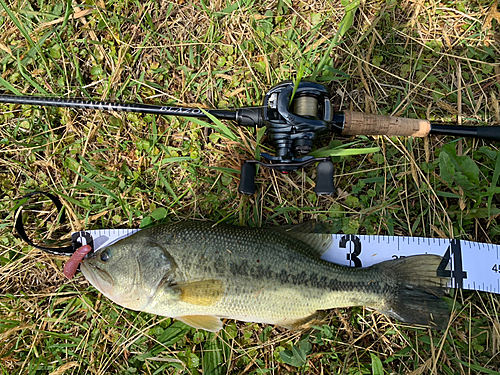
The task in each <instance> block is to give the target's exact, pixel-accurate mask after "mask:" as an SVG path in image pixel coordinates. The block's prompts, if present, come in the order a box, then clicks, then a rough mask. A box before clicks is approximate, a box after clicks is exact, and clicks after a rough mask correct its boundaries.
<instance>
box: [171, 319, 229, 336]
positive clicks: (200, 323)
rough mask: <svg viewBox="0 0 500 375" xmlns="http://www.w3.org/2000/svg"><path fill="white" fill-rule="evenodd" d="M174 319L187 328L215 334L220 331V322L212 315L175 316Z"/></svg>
mask: <svg viewBox="0 0 500 375" xmlns="http://www.w3.org/2000/svg"><path fill="white" fill-rule="evenodd" d="M175 319H177V320H180V321H181V322H183V323H185V324H187V325H188V326H191V327H194V328H198V329H204V330H205V331H210V332H217V331H220V330H221V329H222V322H221V320H220V319H219V318H217V317H216V316H213V315H184V316H177V317H176V318H175Z"/></svg>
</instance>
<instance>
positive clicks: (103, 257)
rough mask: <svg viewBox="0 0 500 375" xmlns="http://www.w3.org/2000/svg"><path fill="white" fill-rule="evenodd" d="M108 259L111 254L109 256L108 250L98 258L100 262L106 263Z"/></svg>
mask: <svg viewBox="0 0 500 375" xmlns="http://www.w3.org/2000/svg"><path fill="white" fill-rule="evenodd" d="M110 257H111V254H110V252H109V249H106V250H104V251H103V252H102V253H101V256H100V258H101V260H102V261H103V262H107V261H108V260H109V258H110Z"/></svg>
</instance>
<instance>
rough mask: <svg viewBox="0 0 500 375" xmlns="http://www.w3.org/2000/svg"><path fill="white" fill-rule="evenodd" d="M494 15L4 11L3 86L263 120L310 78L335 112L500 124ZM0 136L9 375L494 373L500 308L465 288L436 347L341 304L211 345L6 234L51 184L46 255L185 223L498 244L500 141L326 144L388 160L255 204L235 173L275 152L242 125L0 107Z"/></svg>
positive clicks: (130, 7)
mask: <svg viewBox="0 0 500 375" xmlns="http://www.w3.org/2000/svg"><path fill="white" fill-rule="evenodd" d="M490 3H491V1H482V0H481V1H478V2H469V1H449V2H444V1H440V2H437V3H432V4H431V3H429V4H428V3H418V2H403V3H402V4H400V3H399V2H396V1H392V0H388V1H384V2H382V1H373V0H369V1H365V2H362V3H361V4H360V5H359V8H358V9H357V11H356V12H355V14H354V11H353V10H354V9H355V8H356V5H357V3H356V2H351V3H349V2H342V4H341V3H340V2H333V1H314V2H313V1H309V0H306V1H297V2H292V1H290V0H278V1H276V2H272V3H268V2H264V1H257V0H242V1H239V2H236V1H233V0H221V1H213V2H209V1H201V2H195V1H178V2H165V1H161V2H155V1H149V0H147V1H132V0H128V1H125V0H117V1H106V0H100V1H96V2H94V1H87V2H85V3H82V4H84V5H80V6H74V5H72V4H75V3H71V2H61V1H56V0H50V1H47V0H40V1H37V2H35V1H24V2H20V1H11V2H9V1H6V0H2V1H0V25H1V34H0V35H1V37H0V62H1V64H0V69H1V74H0V77H1V79H0V89H1V91H2V93H16V94H18V93H24V94H33V95H35V94H36V95H49V96H55V97H83V98H93V99H106V100H123V101H130V102H144V103H153V104H170V105H176V104H177V105H183V106H184V105H192V106H196V107H202V108H234V107H240V106H249V105H260V104H261V102H262V99H263V95H264V93H265V92H266V91H267V90H268V89H269V88H270V87H271V86H272V85H274V84H277V83H279V82H281V81H283V80H288V79H296V78H299V79H300V77H302V79H307V78H311V77H312V76H315V77H316V80H317V81H320V82H322V83H324V84H326V85H327V86H328V87H329V88H330V89H331V91H332V93H333V99H332V100H333V102H334V104H335V106H336V108H338V109H339V110H342V109H353V110H358V111H364V112H372V113H380V114H397V115H399V116H405V117H419V118H429V119H431V120H441V119H444V120H455V119H456V118H457V114H460V115H461V117H462V118H463V120H464V121H466V120H469V121H477V122H488V123H498V122H500V113H499V109H498V98H499V97H500V81H499V78H498V77H499V74H500V67H499V65H498V59H497V57H498V55H499V50H498V42H496V40H498V35H497V34H498V32H497V30H498V22H499V20H495V19H494V18H492V19H493V20H492V23H491V25H489V27H488V24H487V23H486V27H484V25H485V23H484V21H485V20H486V18H487V13H486V11H487V10H488V9H489V6H490ZM71 6H74V7H71ZM346 8H347V9H351V11H350V13H349V16H347V17H346V18H344V9H346ZM85 10H88V12H86V13H82V11H85ZM74 14H75V15H77V16H76V17H75V18H74V17H73V15H74ZM490 14H493V13H490ZM351 16H352V19H351ZM351 22H352V27H350V28H349V29H347V30H346V29H344V28H341V31H339V28H340V26H341V25H347V26H350V25H351ZM318 67H319V68H318ZM458 67H460V70H461V76H460V77H457V73H456V72H457V69H458ZM458 80H461V81H460V84H458ZM0 124H1V125H0V191H1V192H2V194H1V195H0V218H1V220H0V373H2V374H63V373H66V374H87V373H92V374H109V373H120V374H136V373H145V374H163V373H168V374H200V373H203V374H221V373H225V372H229V373H245V374H267V373H269V374H287V373H318V374H319V373H325V374H328V373H343V374H369V373H373V374H385V373H387V374H389V373H408V374H410V373H411V374H426V373H435V374H469V373H484V374H498V372H495V371H498V369H499V368H500V357H499V352H500V322H499V317H498V310H499V303H498V297H497V296H496V295H490V294H483V293H476V292H468V291H464V292H460V291H459V292H457V293H455V294H454V295H453V297H452V298H451V299H450V304H451V305H453V304H454V305H453V306H454V307H453V308H452V311H453V314H452V321H451V324H450V327H449V329H448V330H447V331H446V332H435V331H429V330H426V329H421V328H414V327H408V326H405V325H401V324H399V323H398V322H395V321H392V320H390V319H388V318H386V317H385V316H382V315H380V314H378V313H375V312H372V311H369V310H366V309H363V308H352V309H338V310H333V311H331V312H330V314H329V315H328V317H327V320H326V321H325V324H324V325H322V326H320V327H317V329H316V330H315V331H312V332H291V331H287V330H285V329H282V328H279V327H268V326H264V325H257V324H245V323H241V322H234V321H227V322H226V323H225V329H224V331H223V332H221V333H219V334H215V335H214V334H207V333H205V332H202V331H196V330H194V329H191V328H189V327H187V326H185V325H183V324H181V323H180V322H175V321H172V320H171V319H166V318H163V317H159V316H153V315H149V314H145V313H137V312H133V311H129V310H126V309H123V308H121V307H119V306H117V305H115V304H113V303H111V302H110V301H109V300H107V299H106V298H104V297H102V296H100V295H99V294H98V293H97V292H96V290H95V289H93V288H92V287H90V286H89V284H88V283H87V282H86V280H85V279H84V278H83V276H81V275H80V276H79V277H77V278H76V279H74V280H73V281H67V280H66V279H65V278H64V277H63V276H62V273H61V269H62V265H63V263H64V260H65V259H64V258H58V257H54V256H49V255H46V254H44V253H43V252H41V251H38V250H34V249H32V248H31V247H28V246H27V245H25V244H24V243H23V242H22V241H21V240H20V239H19V238H17V237H16V236H15V235H14V234H13V233H12V226H13V220H14V209H15V205H16V202H17V200H18V199H19V198H20V197H21V196H23V195H24V194H26V193H28V192H31V191H34V190H46V191H51V192H54V193H57V194H58V195H59V196H60V197H61V198H62V199H64V201H65V203H66V206H67V215H68V218H69V222H70V224H69V225H66V226H63V227H62V228H59V230H57V231H56V232H54V233H53V232H52V231H53V229H55V228H53V225H52V224H53V221H54V217H55V215H52V216H51V215H50V214H51V207H50V206H49V205H48V204H42V205H39V206H38V209H39V212H38V215H36V216H35V215H34V216H33V217H31V218H27V219H30V220H29V225H28V226H29V229H30V231H31V233H32V234H34V235H36V237H37V238H46V239H47V240H50V239H51V238H55V237H57V236H56V235H57V234H59V233H68V232H69V231H70V230H77V229H98V228H113V227H134V228H136V227H140V226H146V225H152V224H154V223H157V222H166V221H176V220H183V219H203V220H215V221H225V222H228V223H233V224H238V225H249V226H264V225H265V226H273V225H280V224H285V223H299V222H302V221H304V220H308V219H311V218H314V219H318V220H320V221H324V220H330V221H331V222H333V225H334V228H335V230H336V231H338V232H343V233H361V234H366V233H367V234H391V235H392V234H395V235H412V236H432V237H443V236H444V237H450V236H453V237H455V238H462V239H468V240H475V241H482V242H498V238H499V237H498V236H499V234H500V226H499V225H498V214H499V213H500V211H499V195H498V194H499V190H498V187H497V183H498V176H499V173H500V166H499V165H500V153H499V149H498V144H490V143H487V142H483V141H477V140H471V139H460V140H456V139H453V138H451V137H429V139H425V140H422V139H409V138H396V137H357V138H355V139H346V138H342V137H339V136H336V137H324V139H322V140H321V142H319V144H318V148H319V147H323V146H327V145H328V144H329V143H330V141H332V138H335V139H334V142H333V146H338V145H339V144H343V145H346V144H348V143H350V142H352V141H355V140H357V141H359V142H358V143H357V144H356V145H355V146H354V147H356V148H363V149H369V148H372V147H378V148H380V151H379V152H374V153H370V154H367V155H348V153H347V154H345V155H344V156H342V157H335V161H336V183H337V193H336V194H335V195H334V196H332V197H317V196H316V195H315V194H314V190H313V189H314V180H315V178H316V176H315V171H314V168H308V169H306V170H300V171H297V172H294V173H290V174H288V175H281V174H277V173H274V172H272V171H269V170H266V169H263V168H261V169H260V171H259V175H258V177H257V179H256V183H257V194H256V195H254V196H251V197H247V196H241V195H239V194H238V193H237V186H238V182H239V172H238V171H239V168H240V164H241V163H242V162H243V161H244V160H246V159H253V158H255V157H256V148H257V147H258V149H260V150H265V151H267V152H271V153H272V147H271V146H270V145H269V144H268V143H266V142H265V138H264V139H262V140H261V137H262V133H259V134H257V132H255V131H254V130H253V129H239V128H236V127H235V126H234V124H231V123H228V122H226V123H224V124H225V126H226V127H221V126H220V125H217V124H215V125H213V124H212V125H211V126H210V127H206V126H205V124H204V123H203V122H200V121H191V120H188V119H184V118H171V117H158V116H151V115H139V114H123V113H106V112H99V113H98V112H94V111H75V110H69V109H54V108H35V107H29V106H15V105H1V106H0ZM350 147H353V146H350ZM257 154H258V153H257Z"/></svg>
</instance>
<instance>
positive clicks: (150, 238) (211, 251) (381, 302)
mask: <svg viewBox="0 0 500 375" xmlns="http://www.w3.org/2000/svg"><path fill="white" fill-rule="evenodd" d="M310 232H311V225H309V224H304V225H299V226H295V227H285V228H276V229H271V228H250V227H237V226H229V225H223V224H220V225H214V224H213V223H209V222H195V221H193V222H177V223H173V224H166V225H158V226H155V227H151V228H148V229H144V230H142V231H139V232H137V233H135V234H133V235H131V236H130V237H127V238H125V239H122V240H120V241H118V242H116V243H115V244H112V245H110V246H108V247H105V248H103V249H100V250H99V251H97V252H96V253H95V254H93V255H92V256H91V257H89V258H87V259H85V260H84V261H83V262H82V264H81V270H82V272H83V274H84V276H85V277H86V278H87V280H88V281H89V282H90V283H91V284H92V285H93V286H94V287H95V288H97V289H98V290H99V291H100V292H102V293H103V294H104V295H105V296H106V297H108V298H110V299H111V300H112V301H114V302H115V303H117V304H119V305H121V306H124V307H127V308H129V309H132V310H138V311H145V312H148V313H152V314H157V315H162V316H168V317H171V318H176V319H178V320H181V321H183V322H184V323H186V324H188V325H190V326H192V327H195V328H201V329H204V330H207V331H213V332H215V331H218V330H220V329H221V328H222V322H221V318H229V319H236V320H241V321H246V322H257V323H268V324H276V325H280V326H284V327H289V328H297V327H300V326H302V325H304V324H306V323H308V322H309V321H311V320H312V319H314V318H315V317H316V316H317V315H318V312H320V311H322V310H326V309H331V308H336V307H350V306H367V307H370V308H373V309H375V310H377V311H379V312H381V313H384V314H386V315H388V316H391V317H394V318H396V319H399V320H401V321H403V322H407V323H411V324H418V325H425V326H431V327H434V328H439V329H443V328H445V327H446V325H447V324H448V320H449V313H448V307H447V304H446V303H445V302H444V301H443V300H442V299H441V298H440V297H441V296H443V295H444V293H445V292H446V288H445V286H446V285H447V282H448V279H447V278H442V277H438V276H437V275H436V270H437V268H438V265H439V264H440V261H441V257H439V256H435V255H416V256H411V257H407V258H402V259H397V260H391V261H387V262H383V263H379V264H376V265H373V266H371V267H368V268H349V267H344V266H339V265H336V264H333V263H329V262H326V261H323V260H321V259H320V257H321V255H322V253H323V252H324V251H325V250H326V249H328V247H329V246H330V244H331V241H332V236H331V235H329V234H328V235H322V234H315V233H310Z"/></svg>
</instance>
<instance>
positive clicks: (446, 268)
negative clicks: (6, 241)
mask: <svg viewBox="0 0 500 375" xmlns="http://www.w3.org/2000/svg"><path fill="white" fill-rule="evenodd" d="M137 231H139V229H99V230H89V231H85V232H75V233H73V234H72V239H73V241H78V242H80V243H82V244H83V245H85V244H92V246H93V248H94V251H97V250H99V249H100V248H102V247H105V246H108V245H111V244H112V243H114V242H116V241H118V240H120V239H122V238H125V237H127V236H130V235H132V234H134V233H136V232H137ZM332 238H333V241H332V245H331V246H330V248H329V249H328V250H327V251H326V252H325V253H324V254H323V256H322V257H321V259H323V260H326V261H328V262H332V263H337V264H340V265H344V266H349V267H369V266H371V265H372V264H375V263H380V262H383V261H386V260H390V259H398V258H402V257H407V256H410V255H417V254H434V255H439V256H441V257H443V260H442V261H441V264H440V265H439V267H438V269H437V272H438V275H439V276H442V277H449V278H450V279H451V282H450V287H452V288H458V289H470V290H479V291H483V292H490V293H497V294H500V260H499V249H500V246H499V245H492V244H486V243H479V242H472V241H464V240H449V239H441V238H425V237H398V236H368V235H352V234H332Z"/></svg>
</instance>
